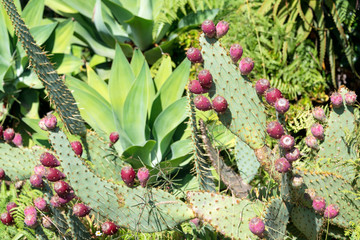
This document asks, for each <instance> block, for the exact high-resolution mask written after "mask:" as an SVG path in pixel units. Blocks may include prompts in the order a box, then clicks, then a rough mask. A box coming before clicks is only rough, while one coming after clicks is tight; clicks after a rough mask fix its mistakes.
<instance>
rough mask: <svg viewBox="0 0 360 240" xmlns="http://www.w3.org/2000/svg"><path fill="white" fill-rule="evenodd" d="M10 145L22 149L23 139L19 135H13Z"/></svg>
mask: <svg viewBox="0 0 360 240" xmlns="http://www.w3.org/2000/svg"><path fill="white" fill-rule="evenodd" d="M12 143H13V144H14V145H15V146H17V147H22V145H23V139H22V136H21V134H20V133H15V136H14V138H13V140H12Z"/></svg>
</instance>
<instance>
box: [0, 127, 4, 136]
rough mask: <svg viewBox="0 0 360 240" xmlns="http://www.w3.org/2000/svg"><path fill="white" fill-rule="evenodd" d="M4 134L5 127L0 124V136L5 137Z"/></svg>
mask: <svg viewBox="0 0 360 240" xmlns="http://www.w3.org/2000/svg"><path fill="white" fill-rule="evenodd" d="M3 134H4V127H3V126H2V125H0V138H2V137H3Z"/></svg>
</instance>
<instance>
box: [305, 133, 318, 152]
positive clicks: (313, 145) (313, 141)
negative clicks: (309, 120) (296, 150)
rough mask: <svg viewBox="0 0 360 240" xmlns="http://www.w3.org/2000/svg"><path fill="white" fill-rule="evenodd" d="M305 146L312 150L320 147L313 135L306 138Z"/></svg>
mask: <svg viewBox="0 0 360 240" xmlns="http://www.w3.org/2000/svg"><path fill="white" fill-rule="evenodd" d="M305 144H306V145H307V146H308V147H309V148H311V149H318V147H319V144H318V141H317V139H316V138H315V137H314V136H313V135H309V136H307V137H306V138H305Z"/></svg>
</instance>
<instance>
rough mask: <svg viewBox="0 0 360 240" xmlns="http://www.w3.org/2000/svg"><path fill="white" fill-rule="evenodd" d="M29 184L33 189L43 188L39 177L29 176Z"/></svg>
mask: <svg viewBox="0 0 360 240" xmlns="http://www.w3.org/2000/svg"><path fill="white" fill-rule="evenodd" d="M30 183H31V185H32V186H33V187H36V188H42V187H43V186H44V181H43V179H42V177H41V176H40V175H36V174H34V175H31V176H30Z"/></svg>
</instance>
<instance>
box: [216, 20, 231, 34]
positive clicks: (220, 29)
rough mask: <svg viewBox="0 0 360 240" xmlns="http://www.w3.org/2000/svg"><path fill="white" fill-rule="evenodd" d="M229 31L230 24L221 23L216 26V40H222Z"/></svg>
mask: <svg viewBox="0 0 360 240" xmlns="http://www.w3.org/2000/svg"><path fill="white" fill-rule="evenodd" d="M228 31H229V23H228V22H226V21H220V22H218V24H216V38H221V37H222V36H224V35H225V34H226V33H227V32H228Z"/></svg>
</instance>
